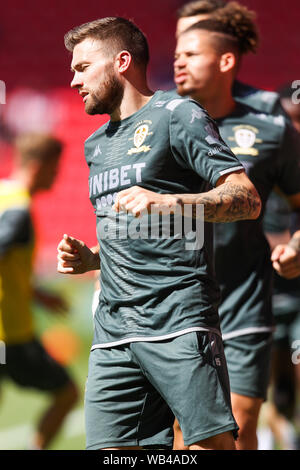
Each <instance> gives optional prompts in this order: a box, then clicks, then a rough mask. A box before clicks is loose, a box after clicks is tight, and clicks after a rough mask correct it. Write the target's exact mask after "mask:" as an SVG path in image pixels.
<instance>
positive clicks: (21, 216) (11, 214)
mask: <svg viewBox="0 0 300 470" xmlns="http://www.w3.org/2000/svg"><path fill="white" fill-rule="evenodd" d="M31 236H32V230H31V218H30V214H29V212H28V210H26V209H11V210H7V211H5V212H3V213H2V214H1V216H0V256H3V255H4V254H5V253H7V251H8V250H9V249H10V248H12V247H13V246H14V245H15V244H25V243H28V242H29V240H30V238H31Z"/></svg>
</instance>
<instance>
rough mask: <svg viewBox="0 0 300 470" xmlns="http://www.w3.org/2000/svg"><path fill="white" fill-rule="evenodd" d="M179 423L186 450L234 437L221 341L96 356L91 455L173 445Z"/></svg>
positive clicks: (88, 410) (183, 340) (188, 341)
mask: <svg viewBox="0 0 300 470" xmlns="http://www.w3.org/2000/svg"><path fill="white" fill-rule="evenodd" d="M174 416H176V418H177V419H178V422H179V425H180V427H181V430H182V433H183V438H184V442H185V445H191V444H193V443H196V442H199V441H201V440H204V439H207V438H209V437H212V436H214V435H217V434H220V433H223V432H226V431H232V432H233V433H234V435H235V437H236V433H237V429H238V427H237V424H236V422H235V420H234V418H233V415H232V412H231V402H230V390H229V382H228V374H227V367H226V361H225V357H224V352H223V345H222V339H221V337H220V336H218V335H216V334H215V333H211V332H192V333H187V334H184V335H182V336H178V337H176V338H173V339H169V340H164V341H160V342H136V343H129V344H125V345H122V346H118V347H114V348H108V349H95V350H93V351H92V352H91V354H90V360H89V373H88V380H87V387H86V395H85V417H86V437H87V444H86V446H87V449H95V450H96V449H101V448H106V447H121V446H122V447H123V446H149V445H164V446H172V442H173V422H174Z"/></svg>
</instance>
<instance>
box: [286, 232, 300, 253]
mask: <svg viewBox="0 0 300 470" xmlns="http://www.w3.org/2000/svg"><path fill="white" fill-rule="evenodd" d="M288 245H289V246H290V247H291V248H293V249H294V250H295V251H296V252H298V253H300V230H298V231H297V232H295V233H294V235H293V236H292V238H291V239H290V241H289V242H288Z"/></svg>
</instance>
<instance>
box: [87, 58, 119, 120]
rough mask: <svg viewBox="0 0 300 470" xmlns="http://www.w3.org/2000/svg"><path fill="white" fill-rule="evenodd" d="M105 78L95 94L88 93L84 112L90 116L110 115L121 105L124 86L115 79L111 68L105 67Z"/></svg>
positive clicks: (110, 66) (109, 66)
mask: <svg viewBox="0 0 300 470" xmlns="http://www.w3.org/2000/svg"><path fill="white" fill-rule="evenodd" d="M105 73H106V77H105V80H104V81H103V83H101V85H100V86H99V88H98V90H96V91H95V92H90V93H89V97H88V100H87V102H86V104H85V112H86V113H87V114H90V115H95V114H109V115H111V114H112V113H113V112H114V111H115V110H116V109H117V108H118V107H119V106H120V104H121V102H122V99H123V95H124V86H123V85H122V83H121V82H120V80H118V78H117V77H116V75H115V73H114V71H113V66H112V65H111V64H109V65H107V68H106V71H105Z"/></svg>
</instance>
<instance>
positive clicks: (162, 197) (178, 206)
mask: <svg viewBox="0 0 300 470" xmlns="http://www.w3.org/2000/svg"><path fill="white" fill-rule="evenodd" d="M113 209H114V210H115V211H116V212H120V211H125V212H129V213H131V214H132V215H133V216H134V217H139V216H140V215H142V214H146V213H149V212H152V213H156V214H157V213H159V214H174V213H180V214H181V212H182V201H181V199H180V198H179V197H178V196H175V195H172V194H158V193H154V192H153V191H149V190H148V189H144V188H141V187H140V186H132V187H131V188H128V189H125V190H123V191H120V192H119V193H118V195H117V198H116V201H115V204H114V206H113Z"/></svg>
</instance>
